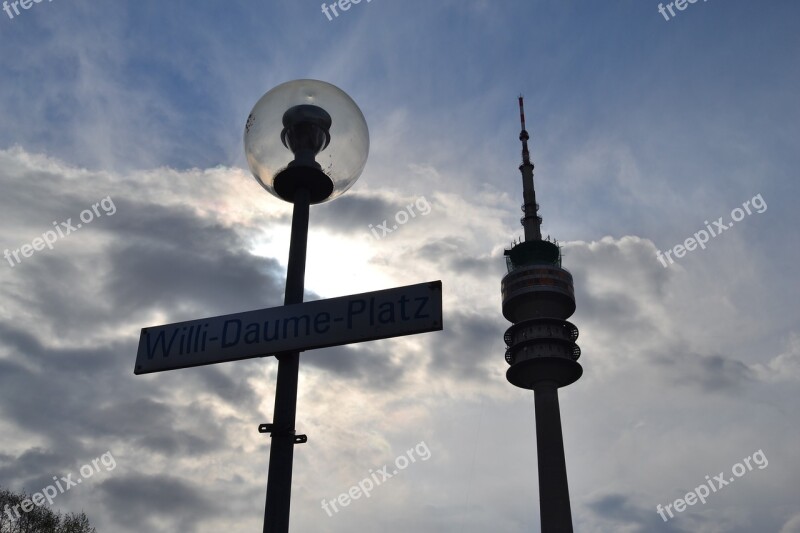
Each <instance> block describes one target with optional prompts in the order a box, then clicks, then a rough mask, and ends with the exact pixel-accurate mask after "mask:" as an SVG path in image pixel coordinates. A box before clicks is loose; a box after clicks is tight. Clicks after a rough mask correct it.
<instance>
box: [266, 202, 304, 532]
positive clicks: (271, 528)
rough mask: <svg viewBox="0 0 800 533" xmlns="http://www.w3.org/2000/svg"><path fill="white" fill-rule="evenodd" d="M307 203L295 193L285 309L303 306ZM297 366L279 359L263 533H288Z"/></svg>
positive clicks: (288, 358)
mask: <svg viewBox="0 0 800 533" xmlns="http://www.w3.org/2000/svg"><path fill="white" fill-rule="evenodd" d="M309 203H310V200H309V192H308V189H302V188H301V189H298V190H297V192H295V197H294V211H293V213H292V236H291V242H290V244H289V265H288V267H287V269H286V294H285V296H284V301H283V303H284V305H290V304H299V303H302V302H303V290H304V286H305V276H306V248H307V244H308V214H309ZM299 366H300V352H285V353H282V354H279V355H278V378H277V386H276V389H275V412H274V415H273V421H272V426H273V430H272V445H271V447H270V452H269V478H268V480H267V504H266V507H265V509H264V533H288V532H289V508H290V504H291V499H292V461H293V459H294V445H295V428H294V424H295V414H296V412H297V374H298V370H299Z"/></svg>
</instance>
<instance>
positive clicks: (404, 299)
mask: <svg viewBox="0 0 800 533" xmlns="http://www.w3.org/2000/svg"><path fill="white" fill-rule="evenodd" d="M441 329H442V282H441V281H431V282H427V283H419V284H416V285H407V286H405V287H395V288H393V289H385V290H382V291H375V292H365V293H363V294H351V295H349V296H341V297H339V298H330V299H327V300H316V301H313V302H305V303H301V304H295V305H284V306H282V307H271V308H268V309H259V310H256V311H248V312H245V313H235V314H232V315H223V316H217V317H212V318H204V319H200V320H189V321H187V322H177V323H174V324H166V325H163V326H154V327H151V328H143V329H142V334H141V336H140V337H139V351H138V352H137V354H136V366H135V368H134V374H149V373H151V372H161V371H164V370H175V369H178V368H188V367H193V366H201V365H210V364H214V363H222V362H226V361H238V360H241V359H250V358H253V357H264V356H267V355H275V354H277V353H280V352H287V351H302V350H311V349H314V348H324V347H326V346H338V345H341V344H350V343H354V342H363V341H371V340H376V339H387V338H390V337H399V336H402V335H412V334H415V333H424V332H427V331H438V330H441Z"/></svg>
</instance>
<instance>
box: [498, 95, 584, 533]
mask: <svg viewBox="0 0 800 533" xmlns="http://www.w3.org/2000/svg"><path fill="white" fill-rule="evenodd" d="M519 113H520V122H521V124H522V131H521V132H520V134H519V140H520V141H522V164H521V165H520V167H519V170H520V172H521V173H522V194H523V200H524V203H523V204H522V212H523V213H524V215H523V217H522V218H521V219H520V222H521V223H522V227H523V228H524V229H525V240H524V241H521V242H516V243H514V244H513V245H512V246H511V248H510V249H508V250H506V251H505V257H506V266H507V268H508V273H507V274H506V275H505V276H504V277H503V280H502V282H501V292H502V297H503V316H504V317H506V319H507V320H508V321H510V322H512V323H513V325H512V326H511V327H510V328H508V330H506V333H505V335H504V339H505V343H506V346H507V349H506V362H507V363H508V364H509V365H511V366H510V368H509V369H508V371H507V372H506V379H508V381H509V382H511V383H512V384H513V385H516V386H517V387H521V388H523V389H530V390H533V391H534V401H535V404H536V407H535V411H536V452H537V458H538V464H539V505H540V508H541V524H542V533H555V532H558V533H561V532H570V533H571V532H572V512H571V509H570V502H569V487H568V485H567V466H566V461H565V459H564V440H563V437H562V433H561V413H560V411H559V407H558V389H559V387H564V386H566V385H569V384H571V383H574V382H575V381H577V380H578V379H579V378H580V377H581V375H582V374H583V368H582V367H581V365H580V364H579V363H578V358H579V357H580V354H581V349H580V348H579V347H578V345H577V344H575V340H576V339H577V338H578V328H577V327H575V325H574V324H572V323H571V322H568V321H567V320H566V319H567V318H569V317H570V316H572V314H573V313H574V312H575V292H574V289H573V285H572V274H570V273H569V272H568V271H567V270H566V269H564V268H563V267H562V266H561V248H560V247H559V246H558V242H557V241H555V240H552V241H551V240H550V237H549V236H548V237H547V239H545V240H543V239H542V232H541V224H542V218H541V217H540V216H539V204H537V203H536V192H535V191H534V188H533V168H534V167H533V163H531V160H530V153H529V152H528V140H529V138H530V137H529V136H528V132H527V131H526V130H525V110H524V106H523V99H522V96H520V97H519Z"/></svg>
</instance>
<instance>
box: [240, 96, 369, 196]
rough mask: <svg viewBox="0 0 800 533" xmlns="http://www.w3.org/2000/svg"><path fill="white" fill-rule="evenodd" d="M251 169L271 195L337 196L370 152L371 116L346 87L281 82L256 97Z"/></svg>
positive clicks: (247, 144) (247, 142)
mask: <svg viewBox="0 0 800 533" xmlns="http://www.w3.org/2000/svg"><path fill="white" fill-rule="evenodd" d="M244 150H245V155H246V156H247V163H248V165H249V166H250V171H251V172H252V173H253V176H254V177H255V178H256V180H258V182H259V183H260V184H261V186H262V187H264V188H265V189H266V190H267V191H268V192H269V193H270V194H273V195H275V196H277V197H278V198H280V199H282V200H286V201H287V202H293V201H294V197H295V192H296V191H297V190H298V189H300V188H306V189H308V191H309V197H310V203H312V204H318V203H322V202H326V201H328V200H333V199H334V198H336V197H337V196H339V195H341V194H342V193H344V192H345V191H346V190H347V189H349V188H350V187H351V186H352V185H353V184H354V183H355V182H356V180H357V179H358V177H359V176H360V175H361V172H362V171H363V170H364V165H366V163H367V154H368V153H369V131H368V129H367V121H366V120H364V115H363V114H362V113H361V110H360V109H359V108H358V106H357V105H356V103H355V102H354V101H353V100H352V99H351V98H350V97H349V96H348V95H347V94H346V93H345V92H344V91H342V90H341V89H339V88H338V87H336V86H335V85H331V84H330V83H326V82H324V81H319V80H294V81H289V82H286V83H283V84H281V85H278V86H277V87H275V88H274V89H272V90H270V91H268V92H267V93H266V94H264V96H262V97H261V99H259V101H258V102H256V105H255V106H254V107H253V110H252V111H251V112H250V116H249V117H247V124H246V125H245V129H244Z"/></svg>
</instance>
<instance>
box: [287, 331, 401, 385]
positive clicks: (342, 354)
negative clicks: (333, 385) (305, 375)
mask: <svg viewBox="0 0 800 533" xmlns="http://www.w3.org/2000/svg"><path fill="white" fill-rule="evenodd" d="M389 349H391V344H390V343H375V342H368V343H361V344H359V345H358V346H357V347H356V346H333V347H331V348H322V349H320V350H310V351H308V352H304V353H303V354H302V355H301V359H300V360H301V362H304V363H308V364H309V365H310V366H313V367H316V368H319V369H321V370H325V371H328V372H330V373H332V374H334V375H335V376H336V377H338V378H341V379H346V380H353V381H355V382H357V383H358V384H359V385H360V386H362V387H370V388H373V389H385V388H389V387H391V386H393V385H395V384H396V383H397V382H398V381H399V380H400V379H402V377H403V375H404V374H405V371H406V368H407V367H406V366H405V365H403V364H401V363H399V362H396V361H394V360H393V359H392V358H391V357H390V355H391V353H390V352H388V351H387V350H389Z"/></svg>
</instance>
